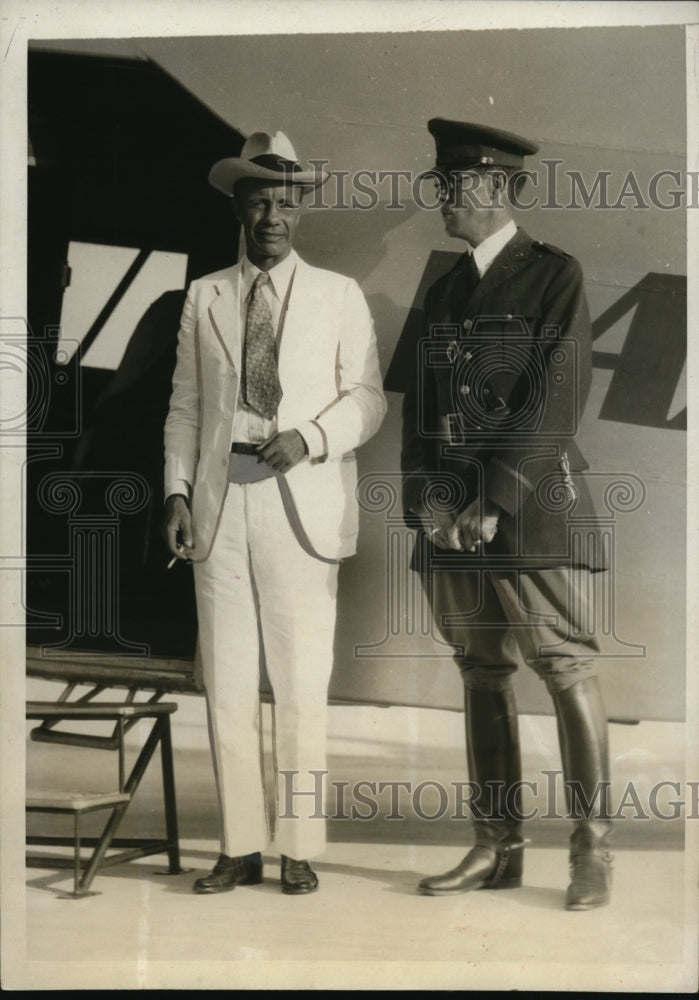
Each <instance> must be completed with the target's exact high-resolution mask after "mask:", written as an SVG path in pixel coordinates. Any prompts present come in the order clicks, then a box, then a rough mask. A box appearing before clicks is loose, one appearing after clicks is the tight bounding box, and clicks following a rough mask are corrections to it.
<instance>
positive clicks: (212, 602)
mask: <svg viewBox="0 0 699 1000" xmlns="http://www.w3.org/2000/svg"><path fill="white" fill-rule="evenodd" d="M194 573H195V587H196V598H197V614H198V618H199V648H200V655H201V660H202V668H203V679H204V686H205V690H206V697H207V706H208V714H209V736H210V740H211V750H212V754H213V760H214V767H215V772H216V784H217V789H218V796H219V810H220V816H221V850H222V852H223V853H224V854H227V855H228V856H229V857H235V856H238V855H243V854H250V853H252V852H253V851H261V850H263V849H264V847H265V846H267V845H268V844H269V843H270V841H271V840H272V835H271V832H270V830H269V828H268V821H267V816H268V811H267V809H266V808H265V788H264V774H263V768H262V753H261V742H260V725H259V719H260V713H259V677H260V661H261V656H262V655H264V662H265V665H266V668H267V674H268V677H269V680H270V684H271V686H272V690H273V694H274V718H275V726H274V731H275V735H276V740H275V742H276V760H275V763H276V768H277V772H278V775H279V776H278V778H277V783H276V784H277V788H278V801H277V803H276V805H277V817H278V825H277V830H276V836H275V837H274V841H275V846H276V847H277V849H278V850H279V852H280V853H281V854H286V855H287V856H288V857H291V858H297V859H302V858H312V857H314V856H316V855H317V854H319V853H320V852H321V851H322V850H323V849H324V847H325V821H324V819H323V818H322V817H323V812H324V810H323V804H322V798H321V795H319V794H317V793H318V792H319V790H320V789H321V788H322V779H321V778H318V777H316V775H315V774H314V772H323V771H325V769H326V756H325V754H326V735H327V692H328V685H329V682H330V674H331V671H332V664H333V640H334V633H335V614H336V598H337V575H338V566H337V565H336V564H330V563H324V562H321V561H320V560H319V559H314V558H313V557H312V556H309V555H308V554H307V553H306V552H305V551H304V550H303V549H302V548H301V546H300V545H299V543H298V541H297V540H296V537H295V536H294V533H293V531H292V529H291V527H290V525H289V522H288V519H287V516H286V514H285V512H284V508H283V505H282V501H281V496H280V493H279V487H278V485H277V482H276V480H275V479H274V478H272V479H266V480H263V481H261V482H258V483H251V484H247V485H238V484H233V483H231V484H229V487H228V494H227V497H226V501H225V505H224V509H223V513H222V517H221V523H220V525H219V531H218V534H217V536H216V541H215V544H214V547H213V551H212V553H211V555H210V556H209V558H208V559H207V560H206V561H205V562H203V563H200V564H196V563H195V567H194ZM280 772H287V774H286V775H281V774H280ZM289 772H291V774H289ZM290 782H292V783H291V784H290ZM290 792H291V793H293V794H292V795H291V797H290ZM308 792H313V794H303V793H308Z"/></svg>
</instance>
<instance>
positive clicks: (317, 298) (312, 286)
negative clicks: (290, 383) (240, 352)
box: [279, 257, 323, 375]
mask: <svg viewBox="0 0 699 1000" xmlns="http://www.w3.org/2000/svg"><path fill="white" fill-rule="evenodd" d="M292 282H293V283H292V286H291V292H290V294H289V299H288V303H287V309H286V314H285V315H284V316H283V317H282V320H283V327H282V330H281V338H280V340H279V370H280V375H281V373H282V372H283V371H284V370H286V371H289V370H290V369H292V370H294V367H295V366H296V365H301V366H303V365H304V364H309V363H310V359H311V358H312V355H311V354H310V353H309V350H310V349H311V348H312V346H313V344H314V343H315V341H316V340H317V339H318V337H319V336H320V334H321V333H322V332H323V325H322V323H318V322H317V321H316V319H315V318H316V317H317V316H322V315H323V288H322V282H320V283H319V282H318V281H317V279H314V278H313V271H312V268H310V267H309V266H308V264H306V262H305V261H303V260H302V259H301V258H300V257H298V259H297V264H296V270H295V272H294V276H293V279H292Z"/></svg>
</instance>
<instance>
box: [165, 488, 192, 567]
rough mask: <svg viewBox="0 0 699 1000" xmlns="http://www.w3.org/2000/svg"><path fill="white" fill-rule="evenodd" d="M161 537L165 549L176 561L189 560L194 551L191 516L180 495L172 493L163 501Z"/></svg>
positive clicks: (185, 502)
mask: <svg viewBox="0 0 699 1000" xmlns="http://www.w3.org/2000/svg"><path fill="white" fill-rule="evenodd" d="M163 535H164V536H165V541H166V542H167V547H168V549H169V550H170V552H172V554H173V556H176V557H177V558H178V559H191V558H192V553H193V551H194V541H193V539H192V515H191V514H190V513H189V507H188V505H187V501H186V500H185V498H184V497H183V496H182V494H181V493H173V494H172V495H171V496H169V497H168V498H167V500H166V501H165V513H164V516H163Z"/></svg>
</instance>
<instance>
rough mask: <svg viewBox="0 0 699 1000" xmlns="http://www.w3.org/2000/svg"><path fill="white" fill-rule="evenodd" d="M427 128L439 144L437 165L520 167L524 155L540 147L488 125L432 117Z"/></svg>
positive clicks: (453, 167)
mask: <svg viewBox="0 0 699 1000" xmlns="http://www.w3.org/2000/svg"><path fill="white" fill-rule="evenodd" d="M427 128H428V129H429V130H430V132H431V134H432V135H433V136H434V141H435V145H436V147H437V162H436V163H435V166H436V167H437V168H438V169H442V170H471V169H473V167H479V166H496V167H520V168H521V167H522V166H523V164H524V157H525V156H530V155H531V154H532V153H537V152H538V151H539V147H538V146H537V144H536V143H535V142H530V141H529V139H523V138H522V137H521V136H519V135H513V134H512V132H502V131H501V130H500V129H496V128H490V127H489V126H488V125H474V124H473V123H471V122H455V121H450V120H448V119H447V118H431V119H430V120H429V121H428V123H427Z"/></svg>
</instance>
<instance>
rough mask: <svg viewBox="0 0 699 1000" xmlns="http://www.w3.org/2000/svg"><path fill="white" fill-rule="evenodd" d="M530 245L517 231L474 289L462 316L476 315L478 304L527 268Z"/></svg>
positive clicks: (531, 241) (531, 242) (528, 239)
mask: <svg viewBox="0 0 699 1000" xmlns="http://www.w3.org/2000/svg"><path fill="white" fill-rule="evenodd" d="M532 245H533V240H532V238H531V237H530V236H528V235H527V233H525V232H524V230H523V229H518V230H517V232H516V233H515V235H514V236H513V237H512V239H511V240H510V242H509V243H508V244H507V245H506V246H504V247H503V248H502V250H501V251H500V253H499V254H498V255H497V257H496V258H495V260H494V261H493V263H492V264H491V265H490V267H489V268H488V270H487V271H486V272H485V274H484V275H483V277H482V278H481V280H480V281H479V282H478V284H477V285H476V287H475V288H474V290H473V292H472V294H471V296H470V298H469V300H468V304H467V307H466V310H465V313H464V315H467V316H471V317H472V316H474V315H477V314H478V310H479V308H480V304H481V302H482V301H483V299H484V298H485V297H486V296H487V295H490V294H492V292H493V291H494V290H495V289H496V288H497V287H498V285H501V284H502V283H503V282H505V281H509V280H510V279H511V278H512V277H513V275H515V274H517V272H518V271H521V270H522V268H524V267H526V266H527V264H528V263H529V262H530V260H531V255H532Z"/></svg>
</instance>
